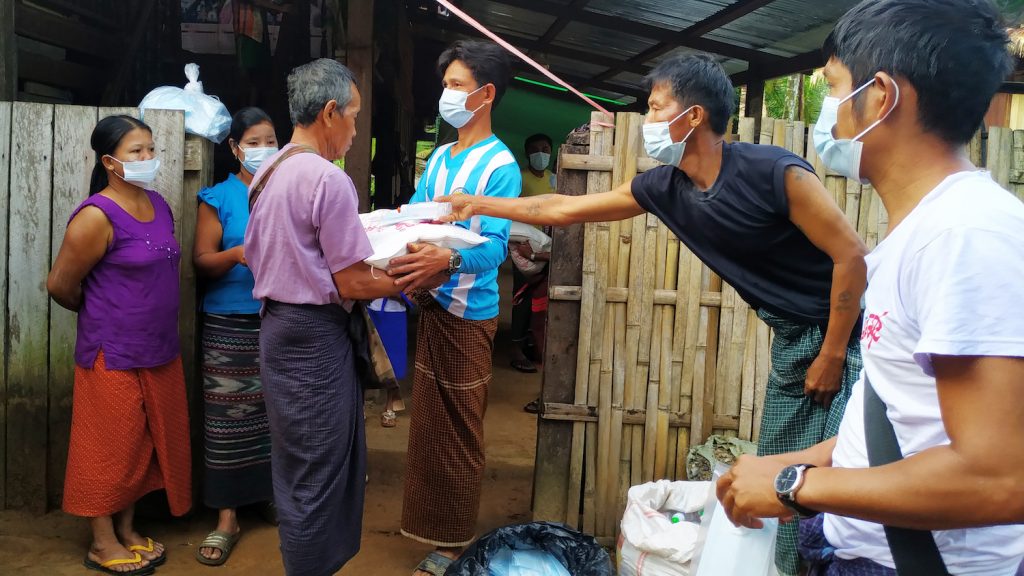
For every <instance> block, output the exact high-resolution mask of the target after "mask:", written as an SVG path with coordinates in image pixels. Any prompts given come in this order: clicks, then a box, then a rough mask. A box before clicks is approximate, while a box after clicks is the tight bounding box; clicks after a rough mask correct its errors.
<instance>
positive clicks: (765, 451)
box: [757, 310, 863, 576]
mask: <svg viewBox="0 0 1024 576" xmlns="http://www.w3.org/2000/svg"><path fill="white" fill-rule="evenodd" d="M757 315H758V317H759V318H761V320H764V322H765V323H766V324H768V325H769V326H771V327H772V331H773V333H774V336H775V337H774V339H773V340H772V347H771V358H772V365H771V372H770V373H769V375H768V386H767V389H766V390H765V396H764V412H763V415H762V416H761V432H760V436H759V438H758V441H757V455H758V456H770V455H773V454H783V453H785V452H795V451H797V450H803V449H805V448H809V447H811V446H813V445H815V444H817V443H819V442H821V441H823V440H826V439H828V438H831V437H833V436H835V435H836V434H837V433H838V432H839V424H840V422H841V421H842V419H843V411H844V410H845V409H846V401H847V400H848V399H849V398H850V389H851V388H852V387H853V384H854V382H856V381H857V378H858V376H859V375H860V370H861V367H862V366H863V362H862V360H861V356H860V342H859V340H858V339H857V338H851V339H850V344H849V346H848V347H847V349H846V364H845V366H844V370H843V382H842V387H841V388H840V390H839V392H838V393H837V394H836V395H835V397H834V398H833V399H832V405H831V406H830V407H829V409H828V410H826V409H825V407H824V406H822V405H821V404H818V403H817V402H814V401H813V400H812V399H811V398H809V397H807V396H805V395H804V380H805V379H806V377H807V369H808V368H810V366H811V363H812V362H814V359H815V358H817V357H818V352H819V351H820V350H821V344H822V342H823V341H824V339H825V332H824V330H822V328H821V327H820V326H817V325H814V324H802V323H798V322H793V321H792V320H787V319H785V318H780V317H778V316H775V315H774V314H771V313H769V312H766V311H764V310H758V312H757ZM796 543H797V524H796V522H791V523H789V524H782V525H780V526H779V535H778V539H777V540H776V544H775V565H776V567H777V568H778V570H779V574H780V576H795V575H796V574H797V572H798V571H799V568H800V560H799V557H798V556H797V551H796Z"/></svg>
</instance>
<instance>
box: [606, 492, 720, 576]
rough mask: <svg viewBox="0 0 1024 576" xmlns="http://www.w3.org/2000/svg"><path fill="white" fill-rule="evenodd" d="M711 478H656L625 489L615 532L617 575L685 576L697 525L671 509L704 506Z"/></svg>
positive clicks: (691, 510) (683, 510)
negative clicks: (675, 516) (680, 518)
mask: <svg viewBox="0 0 1024 576" xmlns="http://www.w3.org/2000/svg"><path fill="white" fill-rule="evenodd" d="M711 489H712V486H711V482H672V481H670V480H659V481H657V482H649V483H647V484H640V485H639V486H633V487H632V488H630V489H629V493H628V494H627V497H626V511H625V512H624V513H623V515H622V526H621V527H622V530H621V534H620V535H619V543H618V560H619V576H689V574H690V559H691V558H692V557H693V553H694V550H695V548H696V546H697V534H698V531H699V530H700V525H699V524H697V523H694V522H688V521H681V522H678V523H675V524H673V523H672V520H671V518H670V516H671V514H672V513H673V512H679V513H684V514H685V513H695V512H699V511H700V510H701V509H703V508H704V504H705V503H706V502H707V499H708V493H709V492H710V491H711Z"/></svg>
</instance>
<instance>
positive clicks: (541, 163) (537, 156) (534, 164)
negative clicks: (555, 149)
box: [530, 152, 551, 172]
mask: <svg viewBox="0 0 1024 576" xmlns="http://www.w3.org/2000/svg"><path fill="white" fill-rule="evenodd" d="M549 162H551V154H548V153H547V152H534V153H533V154H530V168H533V169H534V170H536V171H538V172H540V171H541V170H546V169H547V167H548V163H549Z"/></svg>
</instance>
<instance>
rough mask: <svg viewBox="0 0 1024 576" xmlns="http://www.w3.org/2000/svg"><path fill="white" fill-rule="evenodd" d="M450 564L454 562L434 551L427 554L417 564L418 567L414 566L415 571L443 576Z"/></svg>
mask: <svg viewBox="0 0 1024 576" xmlns="http://www.w3.org/2000/svg"><path fill="white" fill-rule="evenodd" d="M452 562H454V560H452V559H451V558H449V557H447V556H445V555H444V554H441V553H440V552H438V551H436V550H435V551H434V552H431V553H430V554H427V557H426V558H424V559H423V561H422V562H420V563H419V566H416V569H417V570H420V571H422V572H426V573H427V574H432V575H433V576H444V573H445V572H446V571H447V570H448V567H449V566H451V565H452Z"/></svg>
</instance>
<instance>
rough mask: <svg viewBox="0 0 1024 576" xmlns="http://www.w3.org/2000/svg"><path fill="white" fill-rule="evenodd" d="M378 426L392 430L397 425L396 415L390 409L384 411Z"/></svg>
mask: <svg viewBox="0 0 1024 576" xmlns="http://www.w3.org/2000/svg"><path fill="white" fill-rule="evenodd" d="M380 425H381V426H383V427H384V428H394V427H395V426H397V425H398V413H396V412H395V411H394V410H391V409H388V410H385V411H384V412H382V413H381V415H380Z"/></svg>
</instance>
